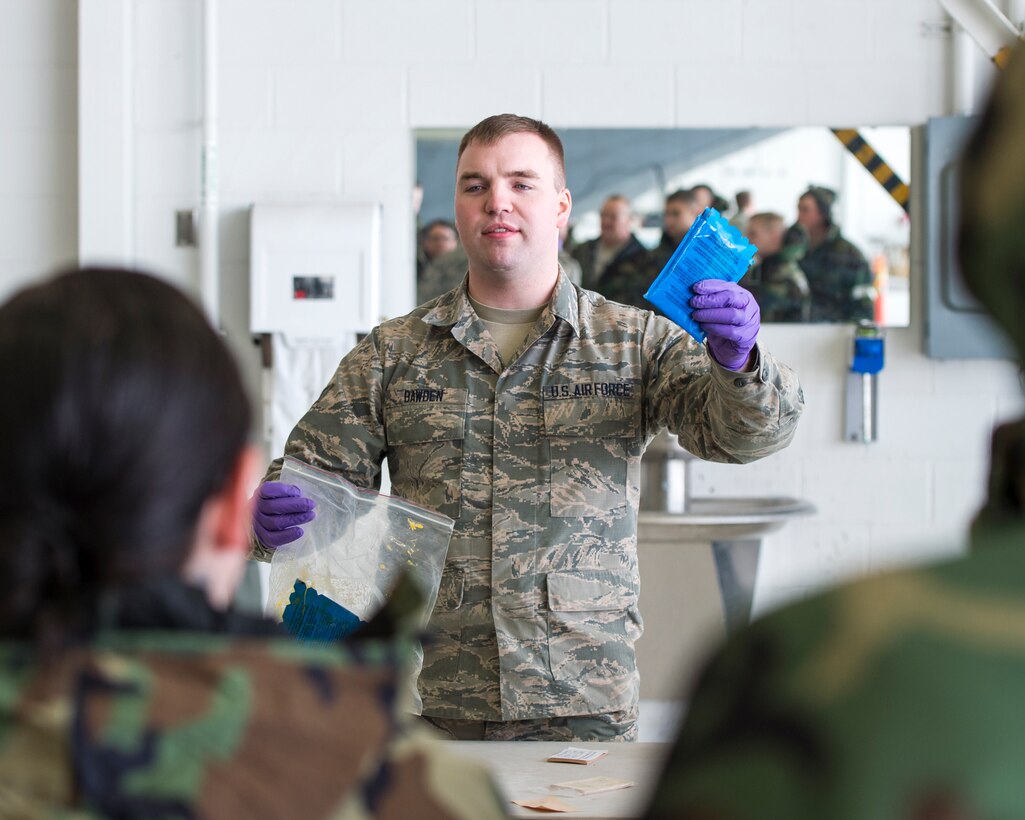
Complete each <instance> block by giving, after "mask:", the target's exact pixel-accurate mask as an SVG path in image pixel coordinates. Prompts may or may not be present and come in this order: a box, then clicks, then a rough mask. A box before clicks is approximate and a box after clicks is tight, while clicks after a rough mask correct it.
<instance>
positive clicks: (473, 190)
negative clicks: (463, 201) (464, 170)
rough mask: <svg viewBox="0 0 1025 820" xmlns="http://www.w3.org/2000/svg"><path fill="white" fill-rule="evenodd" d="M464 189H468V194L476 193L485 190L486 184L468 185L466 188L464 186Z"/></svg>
mask: <svg viewBox="0 0 1025 820" xmlns="http://www.w3.org/2000/svg"><path fill="white" fill-rule="evenodd" d="M463 190H464V191H466V193H468V194H473V193H476V192H477V191H483V190H484V186H483V185H467V186H466V187H465V188H463Z"/></svg>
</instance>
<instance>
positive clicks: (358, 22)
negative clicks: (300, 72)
mask: <svg viewBox="0 0 1025 820" xmlns="http://www.w3.org/2000/svg"><path fill="white" fill-rule="evenodd" d="M471 8H472V4H471V3H470V2H469V0H417V2H415V3H410V2H405V0H343V3H342V54H343V56H344V59H345V60H346V61H347V62H350V61H351V62H357V63H369V62H376V63H378V64H379V65H389V64H395V63H411V62H424V63H430V64H434V63H451V62H466V61H468V60H469V59H470V58H471V57H472V56H473V30H472V27H471V24H472V19H473V16H472V14H471ZM488 70H489V71H490V67H489V69H488ZM491 76H492V78H494V77H495V75H493V74H492V75H491ZM499 76H500V75H499Z"/></svg>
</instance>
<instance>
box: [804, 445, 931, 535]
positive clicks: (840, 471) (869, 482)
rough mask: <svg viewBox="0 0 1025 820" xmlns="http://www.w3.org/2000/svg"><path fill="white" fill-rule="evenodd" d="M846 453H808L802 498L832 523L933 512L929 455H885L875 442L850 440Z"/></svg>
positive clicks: (909, 519)
mask: <svg viewBox="0 0 1025 820" xmlns="http://www.w3.org/2000/svg"><path fill="white" fill-rule="evenodd" d="M849 446H851V447H854V448H856V449H852V450H851V451H850V453H849V454H848V455H847V456H846V457H844V456H840V455H837V456H835V457H832V458H823V457H821V456H820V457H818V458H816V457H814V456H811V457H807V458H806V459H805V463H804V488H803V493H802V497H804V498H807V499H808V500H809V501H811V502H812V503H813V504H815V505H816V506H817V507H818V509H819V519H820V520H821V521H824V522H829V524H830V525H834V526H835V525H838V524H841V523H842V524H844V525H847V524H854V523H857V522H862V521H869V522H872V523H877V524H888V523H895V524H913V523H915V522H918V521H927V520H929V517H930V514H931V512H932V500H933V490H932V473H931V470H930V462H929V460H928V459H911V458H905V459H899V460H896V459H888V458H886V457H884V456H875V455H873V451H872V449H871V448H872V446H873V445H863V446H861V447H858V446H857V445H849Z"/></svg>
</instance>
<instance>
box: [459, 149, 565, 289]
mask: <svg viewBox="0 0 1025 820" xmlns="http://www.w3.org/2000/svg"><path fill="white" fill-rule="evenodd" d="M555 179H556V168H555V160H554V158H553V157H552V155H551V152H550V151H549V150H548V146H547V145H545V143H544V141H543V140H542V139H541V138H540V137H538V136H537V135H536V134H509V135H508V136H505V137H503V138H502V139H500V140H499V141H498V142H496V143H495V144H494V145H481V144H480V143H477V142H472V143H470V144H469V145H468V146H467V147H466V150H465V151H463V155H462V157H460V159H459V165H458V166H457V168H456V198H455V212H456V226H457V227H458V229H459V238H460V239H461V240H462V243H463V248H464V249H465V250H466V256H467V258H468V259H469V262H470V270H471V271H473V272H476V273H478V274H488V273H491V274H500V275H504V274H510V273H519V272H523V273H530V274H536V273H537V272H538V271H541V270H543V269H545V268H551V269H552V271H553V272H554V271H555V270H557V267H556V266H557V264H558V263H557V261H556V260H557V258H558V252H559V230H560V228H562V227H563V226H564V225H565V224H566V222H567V220H568V219H569V214H570V208H571V201H570V194H569V191H568V190H567V189H566V188H565V187H563V188H561V189H557V188H556V184H555Z"/></svg>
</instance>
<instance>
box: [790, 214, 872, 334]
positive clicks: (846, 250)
mask: <svg viewBox="0 0 1025 820" xmlns="http://www.w3.org/2000/svg"><path fill="white" fill-rule="evenodd" d="M799 264H800V266H801V270H803V271H804V274H805V276H807V277H808V286H809V287H810V288H811V321H813V322H857V321H858V320H860V319H868V320H871V319H872V318H873V317H874V315H875V296H876V291H875V284H874V280H873V277H872V271H871V270H870V269H869V266H868V261H867V260H866V259H865V257H864V255H863V254H862V253H861V251H859V250H858V249H857V248H856V247H855V246H854V245H852V244H851V243H850V242H848V241H847V240H846V239H844V237H843V236H842V235H841V233H840V229H839V228H838V227H836V226H835V225H834V226H833V227H832V228H830V229H829V234H828V235H827V236H826V239H825V240H824V241H823V242H822V244H820V245H818V246H817V247H815V248H809V249H808V252H807V253H806V254H805V255H804V258H802V259H801V261H800V263H799Z"/></svg>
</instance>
